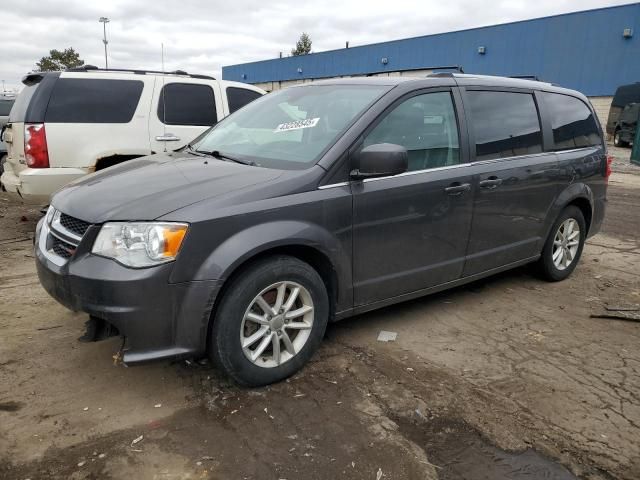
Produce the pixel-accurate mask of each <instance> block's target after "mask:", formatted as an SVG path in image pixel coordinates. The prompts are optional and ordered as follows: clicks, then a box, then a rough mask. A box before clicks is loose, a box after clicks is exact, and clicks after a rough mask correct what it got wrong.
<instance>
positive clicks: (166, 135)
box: [156, 133, 180, 142]
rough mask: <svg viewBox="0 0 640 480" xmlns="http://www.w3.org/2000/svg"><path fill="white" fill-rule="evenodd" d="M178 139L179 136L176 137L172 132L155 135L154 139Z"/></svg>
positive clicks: (173, 140)
mask: <svg viewBox="0 0 640 480" xmlns="http://www.w3.org/2000/svg"><path fill="white" fill-rule="evenodd" d="M179 140H180V137H176V136H175V135H174V134H173V133H166V134H164V135H158V136H157V137H156V141H158V142H178V141H179Z"/></svg>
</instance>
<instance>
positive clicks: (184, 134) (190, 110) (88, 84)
mask: <svg viewBox="0 0 640 480" xmlns="http://www.w3.org/2000/svg"><path fill="white" fill-rule="evenodd" d="M22 82H23V83H24V85H25V87H24V89H23V90H22V92H21V93H20V95H19V96H18V98H17V99H16V102H15V104H14V106H13V108H12V110H11V114H10V115H9V121H8V123H7V127H6V129H5V131H4V136H3V138H4V141H5V143H6V144H7V147H8V148H7V150H8V157H7V161H6V163H5V167H4V172H3V173H2V177H0V183H2V188H3V190H6V191H7V192H9V193H12V194H15V195H16V196H19V197H20V198H22V200H23V201H25V202H27V203H34V204H46V203H48V202H49V197H50V196H51V194H52V193H54V192H55V191H56V190H58V189H59V188H61V187H63V186H64V185H66V184H68V183H69V182H71V181H73V180H75V179H77V178H79V177H82V176H84V175H87V174H88V173H92V172H94V171H97V170H102V169H104V168H107V167H110V166H112V165H115V164H118V163H122V162H123V161H126V160H129V159H132V158H136V157H141V156H144V155H150V154H153V153H157V152H165V151H172V150H176V149H178V148H181V147H183V146H185V145H186V144H188V143H189V142H190V141H191V140H193V139H194V138H196V137H197V136H199V135H200V134H201V133H203V132H204V131H205V130H207V129H208V128H210V127H211V126H212V125H215V124H216V123H217V122H218V121H219V120H221V119H222V118H224V117H226V116H227V115H229V114H230V113H233V112H234V111H236V110H238V109H239V108H241V107H243V106H244V105H246V104H247V103H249V102H251V101H253V100H255V99H256V98H258V97H260V96H262V95H264V94H265V93H266V92H265V91H264V90H261V89H259V88H257V87H254V86H252V85H248V84H244V83H238V82H227V81H224V80H216V79H214V78H213V77H209V76H205V75H190V74H187V73H186V72H182V71H176V72H171V73H166V72H153V71H147V70H113V69H111V70H101V69H97V68H96V67H92V66H85V67H82V68H79V69H72V70H67V71H64V72H37V73H31V74H29V75H26V76H25V77H24V78H23V80H22Z"/></svg>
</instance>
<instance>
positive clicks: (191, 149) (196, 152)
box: [187, 144, 211, 157]
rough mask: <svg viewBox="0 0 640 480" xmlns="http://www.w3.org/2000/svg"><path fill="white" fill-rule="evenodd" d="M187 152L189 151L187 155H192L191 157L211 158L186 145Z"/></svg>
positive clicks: (205, 153)
mask: <svg viewBox="0 0 640 480" xmlns="http://www.w3.org/2000/svg"><path fill="white" fill-rule="evenodd" d="M187 150H189V153H192V154H193V155H197V156H199V157H210V156H211V155H209V154H208V153H207V152H201V151H200V150H196V149H195V148H193V147H192V146H191V144H187Z"/></svg>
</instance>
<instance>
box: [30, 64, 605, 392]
mask: <svg viewBox="0 0 640 480" xmlns="http://www.w3.org/2000/svg"><path fill="white" fill-rule="evenodd" d="M610 164H611V159H610V157H607V155H606V148H605V144H604V142H603V136H602V130H601V128H600V126H599V124H598V121H597V117H596V115H595V113H594V110H593V108H592V107H591V105H590V104H589V102H588V100H587V99H586V98H585V97H584V96H583V95H582V94H580V93H578V92H575V91H572V90H567V89H563V88H559V87H556V86H552V85H550V84H547V83H542V82H536V81H526V80H516V79H508V78H499V77H486V76H473V75H458V74H433V75H430V76H428V77H427V78H354V79H340V80H329V81H322V82H316V83H313V84H306V85H303V86H297V87H293V88H289V89H286V90H282V91H278V92H275V93H271V94H269V95H267V96H265V97H262V98H260V99H258V100H256V101H254V102H253V103H251V104H249V105H247V106H246V107H245V108H243V109H241V110H239V111H238V112H236V113H234V114H232V115H231V116H229V117H228V118H226V119H224V120H222V121H221V122H219V123H218V124H217V125H216V126H214V127H212V128H211V129H210V130H209V131H207V132H205V133H204V134H203V135H201V136H200V137H198V138H197V139H196V140H195V141H193V142H192V143H191V144H190V145H188V146H187V147H185V148H184V149H182V150H180V151H177V152H173V153H165V154H158V155H153V156H149V157H143V158H140V159H137V160H133V161H130V162H127V163H125V164H122V165H117V166H115V167H112V168H109V169H106V170H105V171H102V172H98V173H95V174H93V175H91V176H89V177H86V178H84V179H81V180H79V181H77V182H75V183H73V184H71V185H69V186H67V187H66V188H64V189H63V190H61V191H60V192H58V193H57V194H56V195H55V196H54V197H53V199H52V204H51V206H50V208H49V210H48V212H47V214H46V216H45V217H44V218H43V219H42V220H41V221H40V223H39V224H38V227H37V232H36V263H37V267H38V274H39V277H40V281H41V283H42V285H43V286H44V288H45V289H46V290H47V291H48V292H49V293H50V294H51V295H52V296H53V297H54V298H56V299H57V300H58V301H60V302H61V303H62V304H63V305H66V306H67V307H69V308H70V309H73V310H81V311H84V312H86V313H88V314H89V315H90V321H89V326H90V327H91V328H90V329H89V330H90V331H91V332H92V334H93V336H94V337H95V338H102V337H104V336H107V335H109V334H113V333H119V334H120V335H122V336H124V337H125V342H124V347H123V350H122V351H121V354H122V359H123V361H124V362H126V363H128V364H129V363H131V364H132V363H137V362H143V361H147V360H152V359H159V358H169V357H184V356H198V355H203V354H205V353H207V352H208V353H209V355H210V356H211V358H212V359H213V360H214V362H215V363H216V364H217V365H218V366H220V367H221V368H222V369H223V370H224V371H225V372H226V373H227V374H228V375H230V376H231V377H232V378H234V379H235V380H236V381H238V382H240V383H243V384H246V385H263V384H267V383H270V382H274V381H278V380H281V379H283V378H286V377H287V376H289V375H291V374H293V373H294V372H295V371H297V370H298V369H299V368H301V367H302V366H303V365H304V363H305V362H306V361H307V360H309V358H310V357H311V356H312V355H313V353H314V351H315V350H316V348H317V347H318V345H319V344H320V342H321V340H322V337H323V335H324V332H325V329H326V326H327V322H329V321H334V320H340V319H344V318H347V317H350V316H352V315H354V314H359V313H363V312H367V311H369V310H373V309H376V308H380V307H383V306H386V305H390V304H393V303H396V302H401V301H404V300H408V299H411V298H415V297H418V296H422V295H426V294H429V293H432V292H436V291H440V290H444V289H447V288H451V287H454V286H457V285H460V284H463V283H467V282H471V281H473V280H476V279H479V278H482V277H485V276H488V275H492V274H494V273H497V272H500V271H503V270H507V269H510V268H514V267H517V266H519V265H524V264H527V263H533V262H535V263H536V264H537V267H538V269H539V271H540V272H541V274H542V275H543V276H544V277H545V278H546V279H548V280H551V281H558V280H563V279H565V278H566V277H568V276H569V275H570V274H571V273H572V272H573V270H574V269H575V267H576V265H577V263H578V260H579V258H580V255H581V252H582V248H583V245H584V242H585V239H586V238H587V237H588V236H590V235H594V234H595V233H597V232H598V230H599V229H600V226H601V224H602V220H603V216H604V211H605V203H606V190H607V182H608V177H609V175H610V173H611V167H610ZM96 198H99V199H101V201H100V202H96V201H95V199H96Z"/></svg>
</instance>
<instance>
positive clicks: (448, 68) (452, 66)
mask: <svg viewBox="0 0 640 480" xmlns="http://www.w3.org/2000/svg"><path fill="white" fill-rule="evenodd" d="M419 70H456V71H457V72H459V73H464V70H463V69H462V67H461V66H460V65H448V66H438V67H414V68H403V69H399V70H378V71H375V72H368V73H366V74H365V77H373V76H374V75H379V74H381V73H396V72H416V71H419ZM429 75H433V74H429ZM354 76H357V75H354Z"/></svg>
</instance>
